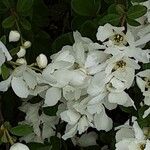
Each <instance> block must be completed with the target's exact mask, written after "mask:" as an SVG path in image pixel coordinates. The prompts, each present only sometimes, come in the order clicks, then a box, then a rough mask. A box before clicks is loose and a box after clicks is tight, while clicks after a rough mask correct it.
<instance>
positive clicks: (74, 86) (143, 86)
mask: <svg viewBox="0 0 150 150" xmlns="http://www.w3.org/2000/svg"><path fill="white" fill-rule="evenodd" d="M144 17H147V20H148V23H147V24H144V25H141V26H140V27H139V28H138V30H139V32H137V30H136V32H135V30H132V29H133V27H131V26H127V29H126V28H125V27H114V26H112V25H111V24H105V25H104V26H99V28H98V31H97V34H96V37H97V40H98V42H97V43H94V42H93V41H91V40H90V39H89V38H86V37H82V36H81V34H80V33H79V32H78V31H76V32H74V33H73V37H74V44H73V45H72V46H70V45H67V46H64V47H63V48H62V50H61V51H59V52H58V53H56V54H53V55H52V56H51V57H50V58H51V63H49V64H48V60H47V57H46V56H45V55H44V54H40V55H39V56H38V57H37V59H36V65H37V66H38V67H39V68H40V69H43V70H42V71H41V72H40V73H37V72H36V71H35V70H37V69H36V68H33V67H32V65H27V63H20V61H19V60H20V58H24V56H25V54H26V49H27V48H29V47H30V46H31V43H30V42H29V41H26V42H24V43H23V45H22V46H21V47H20V50H19V52H18V53H17V56H18V58H19V60H17V61H16V62H18V63H19V64H20V66H18V67H16V68H15V69H14V70H12V72H11V75H10V76H9V78H8V79H7V80H4V81H1V82H0V91H3V92H4V91H7V90H8V88H9V87H10V86H11V87H12V89H13V91H14V92H15V94H16V95H17V96H18V97H20V98H24V99H25V100H26V99H27V100H28V99H29V98H32V97H33V96H37V95H39V96H40V97H41V98H43V99H44V104H43V103H37V104H31V103H28V102H27V100H26V102H24V103H23V105H22V106H21V107H20V110H22V111H23V112H25V113H26V118H25V121H24V122H21V123H23V124H29V125H31V126H32V127H33V129H34V133H32V134H30V135H28V136H26V137H23V138H22V140H25V141H26V142H31V141H38V142H43V141H44V139H45V138H48V137H50V136H53V135H54V134H55V132H54V130H55V125H56V124H57V123H58V119H60V118H61V121H65V122H66V123H67V126H66V131H65V134H64V135H63V136H62V138H63V139H65V140H66V139H68V138H73V137H75V135H76V133H78V134H82V133H84V132H85V131H86V130H87V129H88V128H89V127H91V128H95V129H97V130H98V131H100V130H104V131H109V130H111V129H112V127H113V121H112V119H111V118H110V117H109V116H108V115H107V113H106V112H107V110H113V109H115V108H116V107H117V106H118V105H122V106H125V107H129V106H131V107H134V108H135V109H136V107H135V105H134V101H133V100H132V98H131V97H130V96H129V95H128V93H127V92H126V91H127V90H128V89H129V88H130V87H132V86H134V84H135V82H134V81H135V78H136V83H137V85H138V86H139V88H140V90H141V92H142V93H143V96H144V100H143V101H144V104H145V105H148V106H150V69H147V70H144V71H141V72H139V73H137V74H136V71H137V70H139V69H140V68H141V66H140V64H139V63H149V62H150V50H149V49H144V46H145V45H146V43H147V42H149V41H150V30H149V29H150V25H149V22H150V15H149V9H148V13H147V14H146V16H144ZM143 26H144V27H143ZM145 26H146V27H145ZM19 39H20V34H19V33H18V32H17V31H11V32H10V35H9V41H10V42H16V41H18V40H19ZM11 59H12V57H11V56H10V54H9V52H8V50H7V48H6V47H5V46H4V44H3V43H2V42H0V67H1V66H2V64H3V63H4V62H5V61H6V60H7V61H10V60H11ZM34 69H35V70H34ZM57 103H59V106H58V112H57V116H55V117H50V116H47V115H45V114H44V113H43V112H42V113H41V114H39V110H40V108H42V107H45V106H54V105H56V104H57ZM149 114H150V107H149V108H148V109H147V110H146V111H145V113H144V115H143V118H145V117H147V116H148V115H149ZM41 125H42V130H41V129H40V126H41ZM118 129H120V130H119V131H117V134H116V141H117V144H116V149H117V150H123V149H124V150H133V149H142V150H143V149H144V150H148V149H149V147H150V142H149V140H148V139H146V138H147V136H146V135H144V133H143V131H142V130H141V129H140V128H139V126H138V123H137V122H136V121H135V122H134V125H133V127H131V126H129V125H126V126H121V127H120V128H118ZM88 136H90V138H91V140H89V143H90V142H91V143H92V144H91V145H96V138H97V135H95V133H89V134H87V135H86V136H84V135H83V137H82V136H81V139H78V140H76V141H75V144H79V145H84V146H85V145H86V144H85V141H84V139H85V138H86V137H88ZM72 140H73V139H72ZM81 143H82V144H81ZM89 143H87V144H89ZM123 147H124V148H123Z"/></svg>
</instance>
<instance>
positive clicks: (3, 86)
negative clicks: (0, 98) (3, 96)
mask: <svg viewBox="0 0 150 150" xmlns="http://www.w3.org/2000/svg"><path fill="white" fill-rule="evenodd" d="M11 78H12V77H11V76H10V77H9V78H8V79H7V80H4V81H1V82H0V91H2V92H5V91H7V90H8V88H9V87H10V83H11Z"/></svg>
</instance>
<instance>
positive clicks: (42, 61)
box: [36, 54, 48, 68]
mask: <svg viewBox="0 0 150 150" xmlns="http://www.w3.org/2000/svg"><path fill="white" fill-rule="evenodd" d="M36 62H37V65H38V66H39V68H45V67H46V66H47V63H48V60H47V57H46V56H45V55H44V54H40V55H39V56H38V57H37V58H36Z"/></svg>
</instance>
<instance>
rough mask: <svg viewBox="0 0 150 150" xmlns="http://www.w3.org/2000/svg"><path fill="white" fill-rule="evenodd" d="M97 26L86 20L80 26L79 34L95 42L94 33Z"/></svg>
mask: <svg viewBox="0 0 150 150" xmlns="http://www.w3.org/2000/svg"><path fill="white" fill-rule="evenodd" d="M97 28H98V24H95V23H94V21H90V20H87V21H86V22H85V23H84V24H82V26H81V28H80V32H81V33H82V36H86V37H89V38H91V39H92V40H96V36H95V35H96V32H97Z"/></svg>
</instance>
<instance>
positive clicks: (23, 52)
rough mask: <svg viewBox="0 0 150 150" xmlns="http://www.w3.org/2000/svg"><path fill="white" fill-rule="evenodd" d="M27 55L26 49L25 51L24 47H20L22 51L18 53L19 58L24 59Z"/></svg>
mask: <svg viewBox="0 0 150 150" xmlns="http://www.w3.org/2000/svg"><path fill="white" fill-rule="evenodd" d="M25 55H26V49H25V48H24V47H22V46H20V50H19V52H18V53H17V56H18V57H19V58H21V57H24V56H25Z"/></svg>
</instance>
